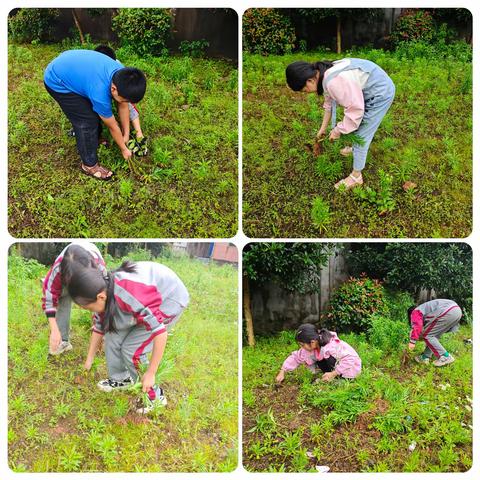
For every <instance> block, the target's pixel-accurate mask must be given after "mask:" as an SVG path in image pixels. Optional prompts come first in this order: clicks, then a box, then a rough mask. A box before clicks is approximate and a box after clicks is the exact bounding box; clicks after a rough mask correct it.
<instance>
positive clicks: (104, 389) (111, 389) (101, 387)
mask: <svg viewBox="0 0 480 480" xmlns="http://www.w3.org/2000/svg"><path fill="white" fill-rule="evenodd" d="M131 386H132V385H126V386H125V387H110V386H104V385H99V384H98V383H97V388H98V389H99V390H101V391H102V392H106V393H110V392H116V391H120V390H128V389H129V388H130V387H131Z"/></svg>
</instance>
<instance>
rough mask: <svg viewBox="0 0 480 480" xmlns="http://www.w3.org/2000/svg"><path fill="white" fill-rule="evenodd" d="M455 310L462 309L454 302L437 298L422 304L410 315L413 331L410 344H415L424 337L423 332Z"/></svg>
mask: <svg viewBox="0 0 480 480" xmlns="http://www.w3.org/2000/svg"><path fill="white" fill-rule="evenodd" d="M453 308H460V307H459V306H458V305H457V303H456V302H454V301H453V300H447V299H444V298H437V299H436V300H430V301H429V302H425V303H422V304H421V305H419V306H418V307H416V308H415V310H413V312H412V313H411V315H410V323H411V326H412V329H411V331H410V342H411V343H415V342H416V341H417V340H419V339H420V338H421V337H422V332H423V331H424V330H425V329H426V328H427V327H428V325H430V324H431V323H432V322H433V321H434V320H438V319H440V318H441V317H442V316H444V315H445V314H446V313H448V312H449V311H450V310H452V309H453Z"/></svg>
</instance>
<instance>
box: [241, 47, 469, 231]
mask: <svg viewBox="0 0 480 480" xmlns="http://www.w3.org/2000/svg"><path fill="white" fill-rule="evenodd" d="M348 56H353V57H360V58H366V59H369V60H372V61H374V62H376V63H377V64H379V65H380V66H381V67H382V68H383V69H384V70H385V71H386V72H387V73H388V74H389V75H390V76H391V78H392V79H393V81H394V83H395V85H396V97H395V101H394V103H393V105H392V107H391V109H390V111H389V113H388V114H387V115H386V117H385V118H384V120H383V122H382V124H381V126H380V128H379V130H378V131H377V134H376V136H375V138H374V140H373V142H372V145H371V147H370V151H369V155H368V159H367V165H366V168H365V170H364V180H365V185H364V187H363V188H361V189H358V190H359V191H357V192H353V191H349V192H337V191H335V190H334V188H333V185H334V184H335V182H336V181H338V180H339V179H341V178H343V177H345V176H346V175H348V174H349V173H350V171H351V167H352V159H351V157H350V158H344V157H341V156H340V155H338V148H335V147H330V146H327V147H326V151H324V152H323V154H322V155H319V156H317V155H315V154H314V152H313V141H314V137H315V134H316V132H317V131H318V129H319V127H320V123H321V118H322V115H323V110H322V101H323V98H322V99H320V98H318V97H317V96H315V95H311V96H306V95H304V94H301V93H295V92H292V91H290V90H289V89H288V88H287V87H286V85H285V67H286V66H287V65H288V64H289V63H291V62H293V61H295V60H300V59H302V60H307V61H317V60H320V59H323V58H328V59H335V58H340V56H338V55H335V54H332V52H308V53H296V54H291V55H285V56H274V55H270V56H260V55H254V54H244V66H243V75H244V81H243V95H244V97H243V188H244V194H243V225H244V230H245V233H246V234H247V235H248V236H250V237H256V238H269V237H282V238H299V237H338V238H344V237H389V238H392V237H394V238H397V237H410V238H412V237H466V236H468V235H469V234H470V232H471V225H472V66H471V63H470V62H468V61H467V60H465V61H458V60H454V59H453V58H451V57H449V58H448V59H444V58H438V59H432V58H420V57H419V58H413V59H412V58H410V57H408V58H407V57H402V56H400V54H395V53H390V52H384V51H382V50H368V49H362V50H360V51H356V52H349V53H345V54H344V55H343V57H348ZM337 118H341V112H337ZM407 182H410V183H407ZM367 187H369V188H370V189H371V191H370V190H368V188H367Z"/></svg>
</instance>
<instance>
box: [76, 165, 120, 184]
mask: <svg viewBox="0 0 480 480" xmlns="http://www.w3.org/2000/svg"><path fill="white" fill-rule="evenodd" d="M80 169H81V171H82V172H83V173H84V174H85V175H88V176H90V177H93V178H96V179H97V180H111V179H112V177H113V172H112V171H110V170H108V169H106V168H105V167H102V166H101V165H100V164H99V163H97V164H96V165H93V166H92V167H89V166H87V165H85V164H84V163H82V164H80Z"/></svg>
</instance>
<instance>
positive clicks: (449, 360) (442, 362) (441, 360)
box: [433, 355, 455, 367]
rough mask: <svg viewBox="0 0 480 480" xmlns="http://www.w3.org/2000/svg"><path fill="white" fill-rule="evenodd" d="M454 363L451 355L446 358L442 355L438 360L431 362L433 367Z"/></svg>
mask: <svg viewBox="0 0 480 480" xmlns="http://www.w3.org/2000/svg"><path fill="white" fill-rule="evenodd" d="M454 361H455V359H454V358H453V356H452V355H449V356H448V357H446V356H445V355H442V356H441V357H440V358H437V359H436V360H435V361H434V362H433V365H435V367H443V366H445V365H448V364H449V363H453V362H454Z"/></svg>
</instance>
